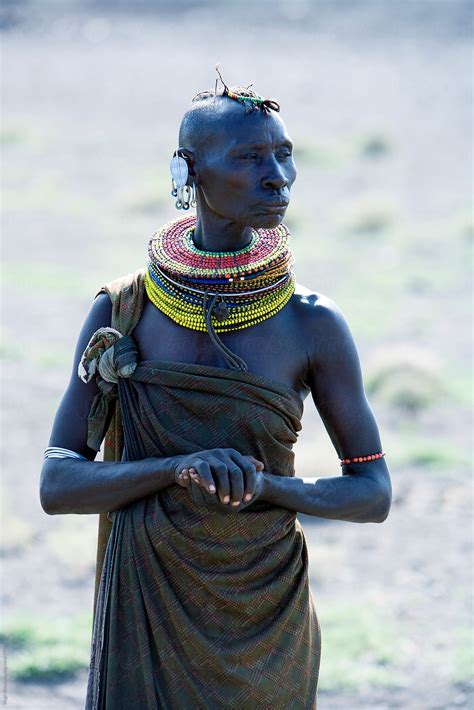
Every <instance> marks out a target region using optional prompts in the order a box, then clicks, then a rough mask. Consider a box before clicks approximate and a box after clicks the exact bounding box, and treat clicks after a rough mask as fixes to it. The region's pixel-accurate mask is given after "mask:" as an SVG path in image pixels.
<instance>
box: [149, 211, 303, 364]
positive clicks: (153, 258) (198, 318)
mask: <svg viewBox="0 0 474 710" xmlns="http://www.w3.org/2000/svg"><path fill="white" fill-rule="evenodd" d="M195 226H196V217H195V216H194V215H190V216H186V217H183V218H180V219H177V220H175V221H174V222H170V223H169V224H167V225H165V226H164V227H163V228H162V229H161V230H160V231H159V232H157V233H156V234H154V235H153V237H152V238H151V239H150V242H149V246H148V268H147V273H146V277H145V285H146V290H147V294H148V298H149V299H150V301H151V302H152V303H153V304H154V305H155V306H156V307H157V308H159V309H160V310H161V311H162V312H163V313H165V314H166V315H167V316H169V318H171V319H172V320H173V321H174V322H175V323H178V324H179V325H182V326H184V327H187V328H192V329H193V330H201V331H206V330H207V332H208V333H209V335H210V337H211V339H212V340H213V341H214V342H215V344H216V346H217V347H219V350H221V351H222V352H223V354H224V351H227V353H226V354H227V355H228V357H226V359H227V360H228V362H229V364H230V365H231V367H237V368H238V369H245V370H246V369H247V368H246V366H245V363H243V361H241V359H240V358H238V357H237V356H236V355H234V354H233V353H231V354H230V356H229V353H230V351H228V348H226V347H225V346H224V344H223V343H222V341H220V340H219V338H217V335H216V332H229V331H233V330H240V329H242V328H247V327H249V326H252V325H256V324H257V323H260V322H262V321H264V320H266V319H267V318H270V317H271V316H273V315H275V314H276V313H278V311H280V310H281V309H282V308H283V306H285V305H286V303H288V301H289V299H290V298H291V296H292V294H293V292H294V288H295V276H294V273H293V271H292V266H293V264H294V257H293V254H292V252H291V250H290V248H289V238H290V233H289V231H288V229H287V228H286V227H285V226H284V225H283V224H281V225H279V226H278V227H275V228H274V229H257V230H254V231H253V233H252V238H251V241H250V243H249V244H248V246H246V247H245V248H243V249H239V250H238V251H232V252H229V251H227V252H214V251H213V252H208V251H202V250H200V249H198V248H197V247H196V246H195V245H194V243H193V233H194V229H195ZM217 341H218V343H219V345H218V343H217ZM221 346H222V347H221Z"/></svg>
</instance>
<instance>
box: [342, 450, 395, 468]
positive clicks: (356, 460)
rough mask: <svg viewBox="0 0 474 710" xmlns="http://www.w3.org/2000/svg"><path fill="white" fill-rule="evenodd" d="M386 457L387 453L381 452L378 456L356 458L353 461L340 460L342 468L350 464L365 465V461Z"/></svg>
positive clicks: (369, 455) (370, 455)
mask: <svg viewBox="0 0 474 710" xmlns="http://www.w3.org/2000/svg"><path fill="white" fill-rule="evenodd" d="M382 456H385V451H379V452H378V453H377V454H368V455H367V456H354V458H352V459H339V462H340V464H341V466H344V464H349V463H363V462H364V461H375V460H376V459H381V458H382Z"/></svg>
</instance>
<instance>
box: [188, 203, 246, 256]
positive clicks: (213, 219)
mask: <svg viewBox="0 0 474 710" xmlns="http://www.w3.org/2000/svg"><path fill="white" fill-rule="evenodd" d="M251 239H252V228H251V227H245V226H243V225H241V224H237V223H236V222H231V221H230V220H228V219H225V218H224V217H221V216H220V215H217V214H215V213H211V214H209V213H203V211H201V210H199V209H198V211H197V217H196V229H195V231H194V234H193V243H194V246H195V247H197V248H198V249H201V251H238V250H239V249H244V248H245V247H246V246H248V245H249V244H250V242H251Z"/></svg>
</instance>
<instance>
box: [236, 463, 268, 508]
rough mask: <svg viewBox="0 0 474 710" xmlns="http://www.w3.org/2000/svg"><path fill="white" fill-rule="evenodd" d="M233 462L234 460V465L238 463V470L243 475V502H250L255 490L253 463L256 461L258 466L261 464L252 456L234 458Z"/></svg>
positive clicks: (254, 467) (255, 471) (255, 480)
mask: <svg viewBox="0 0 474 710" xmlns="http://www.w3.org/2000/svg"><path fill="white" fill-rule="evenodd" d="M234 460H236V463H238V465H239V468H240V469H241V471H242V472H243V474H244V494H243V500H245V502H247V503H248V502H249V501H250V500H252V498H253V496H254V494H255V490H256V488H257V469H256V466H255V463H254V461H257V463H259V464H260V463H261V462H260V461H258V460H257V459H255V458H254V457H253V456H242V455H239V456H238V457H235V458H234Z"/></svg>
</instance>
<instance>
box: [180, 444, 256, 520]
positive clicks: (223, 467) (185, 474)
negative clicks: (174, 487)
mask: <svg viewBox="0 0 474 710" xmlns="http://www.w3.org/2000/svg"><path fill="white" fill-rule="evenodd" d="M263 468H264V465H263V463H262V462H261V461H259V460H258V459H256V458H254V457H253V456H246V455H243V454H241V453H239V452H238V451H236V450H235V449H208V450H205V451H198V452H197V453H194V454H189V455H187V456H182V457H180V460H179V463H178V464H177V465H176V467H175V480H176V483H178V484H179V485H180V486H183V487H184V488H187V489H188V491H189V492H190V494H191V495H192V497H193V498H194V499H195V500H196V502H197V501H201V502H204V503H209V504H211V505H212V507H216V505H217V507H219V508H220V507H221V506H225V507H226V509H227V510H228V509H229V508H228V506H229V505H230V507H231V508H232V509H235V510H241V509H242V507H247V505H250V503H253V502H254V501H255V500H256V499H257V498H258V494H259V493H260V490H261V486H262V482H263V478H262V475H261V473H262V471H263ZM198 492H200V494H201V495H199V494H198Z"/></svg>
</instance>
